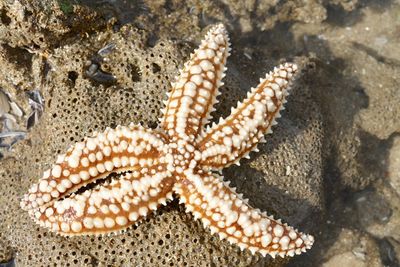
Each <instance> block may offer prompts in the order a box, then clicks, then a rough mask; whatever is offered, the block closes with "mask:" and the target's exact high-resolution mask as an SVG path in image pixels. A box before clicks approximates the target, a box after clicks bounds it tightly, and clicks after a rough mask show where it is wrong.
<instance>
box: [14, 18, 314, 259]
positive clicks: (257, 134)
mask: <svg viewBox="0 0 400 267" xmlns="http://www.w3.org/2000/svg"><path fill="white" fill-rule="evenodd" d="M229 50H230V48H229V38H228V35H227V32H226V30H225V28H224V26H223V25H222V24H219V25H217V26H215V27H213V28H212V29H211V30H210V31H209V32H208V33H207V35H206V37H205V39H204V40H203V41H202V42H201V45H200V47H199V48H198V49H197V50H196V51H195V52H194V53H193V54H192V55H191V58H190V60H189V61H188V62H187V63H186V64H185V66H184V69H183V70H181V71H180V75H179V76H178V77H177V78H176V82H174V83H172V90H171V92H169V93H168V100H167V101H166V107H165V109H164V110H163V114H164V115H163V117H162V118H161V119H160V121H161V124H160V126H161V129H159V130H150V129H145V128H143V127H141V126H136V125H133V124H131V125H129V126H128V127H123V126H118V127H117V128H116V129H110V128H107V129H106V130H105V131H104V132H102V133H94V135H93V137H90V138H85V140H84V141H83V142H79V143H76V144H75V145H73V146H72V147H70V148H69V149H68V151H67V153H66V154H65V155H60V156H59V157H58V158H57V161H56V164H55V165H54V166H53V167H52V168H51V169H50V170H47V171H45V172H44V174H43V177H42V178H41V179H39V181H38V183H37V184H34V185H33V186H32V187H31V188H30V189H29V191H28V194H26V195H25V196H24V197H23V199H22V201H21V207H22V208H23V209H25V210H27V211H28V212H29V214H30V215H31V217H32V218H33V219H34V220H35V221H36V222H37V223H39V224H40V225H41V226H43V227H47V228H49V229H50V230H52V231H54V232H56V233H58V234H61V235H68V236H73V235H83V234H106V233H112V232H121V230H123V229H126V228H127V227H129V226H130V225H133V224H137V223H138V222H139V221H140V220H141V219H142V218H144V217H145V216H147V215H149V214H150V213H151V212H154V211H155V210H157V208H158V207H159V206H161V205H166V204H167V201H169V200H172V199H173V193H175V194H176V195H177V196H178V197H179V203H182V204H184V205H185V207H186V211H187V212H191V213H192V214H193V216H194V218H195V219H199V220H201V222H202V223H203V225H204V227H206V228H209V229H210V231H211V233H217V234H218V236H219V237H220V238H221V239H226V240H227V241H228V242H230V243H232V244H236V245H238V246H239V247H240V249H242V250H243V249H248V250H250V251H251V252H252V253H253V254H254V253H256V252H259V253H261V255H263V256H265V255H267V254H269V255H271V256H272V257H275V256H276V255H279V256H282V257H283V256H286V255H288V256H293V255H295V254H300V253H301V252H304V251H306V249H309V248H311V246H312V244H313V241H314V240H313V237H312V236H310V235H306V234H303V233H301V232H299V231H297V230H296V229H294V228H293V227H290V226H288V225H287V224H282V222H281V221H280V220H275V219H274V218H273V217H272V216H268V215H267V214H266V213H265V212H261V211H260V210H258V209H253V208H252V207H250V206H249V204H248V201H247V200H246V199H243V196H242V195H241V194H238V193H236V192H235V189H234V188H230V187H229V182H224V181H223V178H222V176H219V175H217V174H214V173H212V172H210V170H212V171H221V170H222V169H223V168H225V167H227V166H229V165H231V164H233V163H236V164H238V165H239V160H240V159H241V158H243V157H246V158H248V157H249V153H250V152H251V151H257V148H256V145H257V143H260V142H265V139H264V134H266V133H271V132H272V130H271V127H272V126H273V125H275V124H276V119H277V118H279V117H280V114H279V112H280V111H281V110H282V109H283V104H284V103H285V102H286V100H285V97H286V96H287V95H288V90H289V88H290V86H289V85H290V81H292V80H293V77H294V74H295V73H296V70H297V66H296V65H295V64H291V63H286V64H283V65H281V66H279V67H278V68H275V69H274V71H272V72H270V73H269V74H268V75H267V76H266V77H265V78H264V79H261V80H260V84H259V85H258V86H257V87H255V88H251V91H250V92H249V93H248V94H247V98H246V99H245V100H244V101H243V102H239V103H238V105H237V107H236V108H232V112H231V115H230V116H228V117H227V118H225V119H220V120H219V122H218V123H213V124H212V126H211V127H208V128H207V129H205V125H206V124H207V123H208V121H209V119H210V118H211V116H210V113H211V112H212V111H213V110H214V107H213V106H214V104H215V103H217V100H216V97H217V96H218V95H219V92H218V88H219V87H220V86H222V85H223V83H222V82H221V80H222V78H223V77H224V76H225V74H224V72H225V70H226V68H225V63H226V59H227V57H228V56H229ZM112 173H116V174H118V175H117V176H112V177H111V178H110V177H109V176H110V175H111V174H112ZM94 183H96V184H95V185H94V186H92V188H87V185H89V184H94ZM78 190H79V191H78Z"/></svg>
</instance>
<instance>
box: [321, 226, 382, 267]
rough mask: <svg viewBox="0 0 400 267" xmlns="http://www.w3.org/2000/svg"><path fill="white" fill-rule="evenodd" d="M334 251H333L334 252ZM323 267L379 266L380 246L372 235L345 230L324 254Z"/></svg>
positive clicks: (380, 264)
mask: <svg viewBox="0 0 400 267" xmlns="http://www.w3.org/2000/svg"><path fill="white" fill-rule="evenodd" d="M332 252H333V253H332ZM324 259H325V260H323V263H322V265H321V266H323V267H334V266H355V267H375V266H376V267H379V266H382V263H381V261H380V260H378V259H379V248H378V246H377V245H376V244H375V242H374V240H373V239H372V238H371V237H368V236H366V235H363V234H361V233H358V232H353V231H349V230H343V231H342V232H341V233H340V235H339V237H338V240H336V242H335V244H333V246H332V247H331V249H330V250H328V251H327V252H326V255H324Z"/></svg>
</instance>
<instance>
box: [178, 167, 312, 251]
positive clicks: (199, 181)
mask: <svg viewBox="0 0 400 267" xmlns="http://www.w3.org/2000/svg"><path fill="white" fill-rule="evenodd" d="M185 175H186V177H185V178H183V179H182V180H181V181H179V182H177V183H176V184H175V185H174V191H175V193H177V194H178V195H179V198H180V201H181V203H184V204H185V206H186V210H187V211H189V212H191V213H192V214H193V216H194V217H195V219H200V220H201V221H202V223H203V225H204V226H205V227H208V228H209V229H210V230H211V233H217V234H218V235H219V237H220V238H221V239H227V240H228V241H229V242H230V243H233V244H236V245H238V246H239V247H240V248H241V249H244V248H247V249H249V250H250V251H251V252H252V253H255V252H260V253H261V254H262V255H263V256H265V255H266V254H269V255H271V256H272V257H275V256H276V255H280V256H282V257H284V256H286V255H289V256H293V255H295V254H300V253H301V252H305V251H306V249H309V248H311V246H312V244H313V242H314V238H313V237H312V236H311V235H306V234H303V233H300V232H298V231H297V230H296V229H294V228H293V227H291V226H288V225H287V224H283V223H281V221H280V220H275V219H273V218H272V217H270V216H267V215H266V214H265V213H261V212H260V211H259V210H258V209H253V208H251V207H250V206H249V205H248V204H247V201H246V200H243V199H242V198H241V196H240V195H238V194H237V193H236V192H235V190H234V189H231V188H230V187H229V184H228V183H226V182H223V179H222V177H220V176H216V175H213V174H211V173H208V174H202V173H201V171H200V172H199V174H194V173H188V172H186V173H185Z"/></svg>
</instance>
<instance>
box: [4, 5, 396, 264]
mask: <svg viewBox="0 0 400 267" xmlns="http://www.w3.org/2000/svg"><path fill="white" fill-rule="evenodd" d="M81 2H82V3H86V2H87V4H88V5H89V7H83V6H77V5H76V6H72V5H71V2H70V1H67V0H65V1H46V2H43V1H41V2H40V3H39V1H35V2H34V3H30V1H17V0H13V1H12V0H10V1H3V2H2V3H0V19H1V22H2V23H0V43H1V45H0V87H1V88H3V89H4V90H6V91H7V92H9V93H10V94H11V95H12V98H13V101H15V102H17V103H18V105H20V106H21V107H22V108H23V110H24V111H25V114H24V118H26V115H27V114H29V106H28V104H27V97H26V91H30V90H33V89H35V88H37V89H40V91H41V92H42V94H43V96H44V99H45V101H46V109H45V113H44V115H43V117H42V118H41V120H40V122H39V124H37V125H36V126H35V127H34V128H33V129H32V130H31V131H30V133H29V136H28V138H27V139H26V140H24V141H21V142H19V143H18V144H17V146H15V147H14V150H13V151H11V152H10V153H9V155H8V156H7V157H6V158H5V159H2V160H1V161H0V182H1V187H0V188H1V189H0V190H1V193H2V194H1V195H0V218H1V219H3V218H5V220H1V221H0V246H2V247H4V248H6V249H5V250H4V251H5V252H2V251H0V255H3V254H1V253H4V255H6V256H4V258H1V259H0V262H1V260H7V259H6V258H7V257H9V256H8V255H13V256H14V257H15V259H16V261H17V264H19V265H20V266H40V265H43V266H47V265H51V264H59V265H68V264H69V265H76V266H83V265H88V266H98V265H122V264H125V265H144V266H176V265H178V266H181V265H185V264H186V265H188V266H192V265H193V266H199V265H200V266H202V265H205V266H207V265H208V266H282V265H285V264H287V265H288V266H318V265H320V264H322V263H324V264H325V265H326V266H341V265H347V264H350V263H351V264H352V265H354V266H356V265H357V264H359V266H379V265H382V264H383V265H385V266H398V264H399V259H398V257H399V253H400V246H399V244H400V237H399V236H398V233H399V232H400V231H399V225H400V215H399V210H400V207H399V204H398V203H400V198H399V189H398V185H399V184H400V182H399V176H398V162H399V160H398V155H399V151H400V146H399V140H398V132H399V128H400V125H399V122H400V118H399V116H400V115H399V114H400V110H399V108H400V105H398V103H399V100H400V94H399V92H400V90H398V84H399V77H400V73H399V71H400V63H399V62H400V57H399V55H400V51H399V50H400V48H399V47H398V43H399V42H400V40H399V38H400V36H399V35H398V29H399V27H400V21H399V14H400V3H399V1H398V0H384V1H381V0H358V1H357V0H350V1H349V0H333V1H276V0H271V1H269V0H268V1H252V0H249V1H228V0H224V1H195V0H192V1H178V0H171V1H165V0H158V1H137V2H136V1H133V2H131V1H126V2H125V1H118V2H116V1H81ZM104 2H106V4H105V3H104ZM21 7H22V8H21ZM44 7H47V8H48V9H45V8H44ZM100 8H101V10H100ZM93 9H94V10H97V11H98V12H101V13H102V14H103V16H99V15H98V14H99V13H96V12H94V11H93ZM21 10H22V11H21ZM42 10H52V12H43V11H42ZM82 12H83V13H84V14H86V15H85V16H81V15H80V14H82ZM29 14H31V15H29ZM113 16H114V17H116V19H111V17H113ZM79 17H80V18H83V19H78V18H79ZM107 20H108V22H106V21H107ZM82 21H83V22H82ZM215 22H223V23H224V24H226V25H227V27H228V30H229V32H230V36H231V41H232V42H233V51H232V52H233V53H232V56H231V57H230V58H229V60H228V73H227V79H226V80H225V82H226V85H225V86H224V87H223V88H222V93H223V94H222V95H221V96H220V100H221V103H220V105H219V106H218V110H217V112H216V113H215V115H216V116H215V118H218V117H219V116H220V115H224V116H226V115H227V114H228V113H229V109H230V107H231V106H232V105H234V104H235V103H236V101H237V100H240V99H242V98H243V97H244V95H245V93H246V91H247V90H248V89H249V87H250V86H254V85H256V84H257V81H258V78H259V77H261V76H263V75H264V73H265V72H266V71H268V70H270V68H271V67H273V66H274V65H276V64H277V63H278V62H280V61H285V60H296V61H297V62H298V63H300V64H301V65H302V66H303V74H302V76H301V77H300V79H299V80H298V81H297V83H296V84H295V88H294V90H293V91H292V95H291V96H290V97H289V99H288V100H289V102H288V104H287V110H286V111H285V112H283V114H282V118H281V119H280V120H279V124H278V126H277V127H275V129H274V133H273V134H272V135H270V136H268V140H269V142H268V143H266V144H263V145H262V146H260V150H261V151H260V152H259V153H258V154H256V153H252V154H251V156H252V159H251V160H243V161H242V162H241V163H242V166H240V167H232V168H230V169H228V170H226V171H225V172H224V175H225V176H226V177H227V178H228V179H229V180H232V182H233V184H234V185H235V186H237V187H238V191H239V192H243V193H244V195H245V196H246V197H249V198H250V203H252V204H253V205H254V206H256V207H259V208H261V209H264V210H267V211H269V212H270V213H272V214H274V215H277V216H278V217H282V218H283V219H284V220H285V221H287V222H289V223H290V224H293V225H295V226H297V227H299V228H301V229H302V230H305V231H307V232H311V233H313V234H315V235H316V240H317V242H316V243H315V245H314V248H313V249H312V250H311V251H310V252H308V253H306V254H304V255H302V256H299V257H295V258H294V259H293V260H291V261H288V260H286V259H285V260H274V261H272V260H270V258H268V257H267V258H266V259H261V258H260V257H258V256H255V257H254V256H251V255H250V254H249V253H248V252H240V251H239V249H238V248H237V247H235V246H230V245H229V244H228V243H226V242H221V241H219V240H218V238H217V237H215V236H211V235H210V234H209V232H208V231H206V230H204V229H203V228H202V226H201V225H200V223H199V222H195V221H193V219H192V216H191V215H188V214H185V213H184V212H183V210H182V207H181V206H179V205H178V204H177V202H176V201H174V202H172V203H171V204H170V205H169V206H168V207H166V208H164V209H162V210H160V211H158V212H157V214H156V215H155V216H151V217H149V218H148V219H146V220H145V221H144V222H142V223H141V224H139V225H138V226H136V227H133V228H131V229H129V230H128V231H126V232H125V233H123V234H121V235H111V236H102V237H80V238H68V239H67V238H62V237H58V236H55V235H53V234H50V233H49V232H47V231H46V230H44V229H41V228H39V227H38V226H36V225H34V224H33V222H32V221H31V220H30V219H29V218H28V216H27V214H25V213H24V212H22V210H20V209H19V206H18V204H19V198H20V197H21V196H22V194H23V193H24V192H25V191H26V190H27V188H28V186H29V185H30V184H31V183H32V182H33V181H34V180H35V179H36V177H39V175H40V174H41V172H42V171H43V170H44V169H46V168H47V167H49V166H50V164H51V163H53V162H54V160H55V156H56V155H57V154H58V153H60V152H62V151H65V149H66V148H67V147H68V146H69V145H70V144H71V143H73V142H75V141H77V140H80V139H81V138H82V137H83V136H85V135H88V134H90V132H91V131H94V130H101V129H104V128H105V127H107V126H116V125H117V124H126V123H127V122H129V121H134V122H142V123H143V124H145V125H147V126H150V127H156V125H157V117H158V116H159V115H160V113H159V108H160V106H161V101H162V100H163V99H164V98H165V92H166V91H167V90H168V88H169V81H171V80H172V78H173V77H174V75H176V74H177V69H178V68H179V67H181V66H182V64H183V62H184V61H185V60H186V59H187V58H188V55H189V53H190V52H191V51H192V49H194V48H195V47H196V44H197V43H198V42H199V40H200V39H201V38H202V36H203V34H204V33H205V31H206V27H207V25H210V24H213V23H215ZM106 23H107V24H106ZM124 24H127V25H125V26H122V25H124ZM93 29H96V30H93ZM40 38H42V39H40ZM110 43H112V44H114V45H115V49H111V50H110V52H109V53H108V54H107V53H106V54H107V55H105V56H103V57H102V56H100V55H99V54H98V51H99V49H101V48H103V47H105V46H106V45H107V44H110ZM160 56H162V57H160ZM299 56H300V57H299ZM96 64H97V65H100V69H99V70H97V71H94V72H89V73H88V69H89V68H90V67H91V66H92V70H93V65H96ZM111 74H112V75H115V80H114V78H113V76H112V75H111ZM20 125H21V127H22V126H23V125H24V123H23V121H21V122H20ZM378 204H379V205H378ZM377 205H378V206H377ZM365 211H368V212H367V213H368V214H366V213H365ZM150 251H155V253H154V254H153V253H150Z"/></svg>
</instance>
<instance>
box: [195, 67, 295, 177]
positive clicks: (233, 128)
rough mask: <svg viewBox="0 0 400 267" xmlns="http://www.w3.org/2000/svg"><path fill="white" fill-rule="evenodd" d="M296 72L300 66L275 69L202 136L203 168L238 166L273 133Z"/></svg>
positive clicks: (218, 168) (200, 147) (216, 168)
mask: <svg viewBox="0 0 400 267" xmlns="http://www.w3.org/2000/svg"><path fill="white" fill-rule="evenodd" d="M296 70H297V66H296V65H295V64H290V63H286V64H284V65H281V66H279V67H278V68H275V69H274V71H273V72H270V73H269V74H267V76H266V78H265V79H261V81H260V84H259V85H258V86H257V87H256V88H252V90H251V91H250V92H249V93H248V96H247V98H246V99H245V100H244V101H243V102H242V103H239V104H238V106H237V107H236V108H235V109H232V112H231V115H229V116H228V117H227V118H226V119H221V120H220V122H219V123H218V124H214V125H213V126H212V127H211V128H209V129H207V130H206V132H205V133H204V134H203V135H202V137H199V140H197V143H198V146H197V147H198V149H199V150H200V152H201V162H200V165H201V166H202V167H204V168H205V169H213V170H220V169H222V168H225V167H227V166H229V165H231V164H232V163H238V162H239V160H240V159H241V158H243V157H247V156H248V154H249V153H250V152H251V151H252V150H254V149H256V146H257V143H259V142H263V141H264V134H265V133H269V132H271V126H273V125H275V124H276V121H275V120H276V118H279V117H280V114H279V112H280V110H282V109H283V104H284V103H285V102H286V100H285V97H286V96H287V95H288V90H289V88H290V87H289V86H290V82H291V80H292V79H293V77H294V75H295V73H296Z"/></svg>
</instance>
